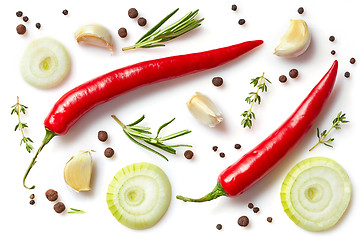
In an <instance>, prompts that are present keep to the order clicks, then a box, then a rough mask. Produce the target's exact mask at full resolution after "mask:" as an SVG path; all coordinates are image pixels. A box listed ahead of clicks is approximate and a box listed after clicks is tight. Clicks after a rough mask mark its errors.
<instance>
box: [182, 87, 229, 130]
mask: <svg viewBox="0 0 360 240" xmlns="http://www.w3.org/2000/svg"><path fill="white" fill-rule="evenodd" d="M186 105H187V107H188V109H189V111H190V113H191V114H192V115H193V116H194V117H195V118H196V119H197V120H199V121H200V122H201V123H203V124H205V125H208V126H209V127H215V126H216V125H217V124H219V123H221V122H222V121H223V118H222V115H221V112H220V111H219V109H218V107H217V106H216V105H215V103H214V102H213V101H211V99H210V98H208V97H207V96H205V95H203V94H202V93H199V92H196V93H195V95H194V96H192V97H191V99H190V100H189V101H188V102H187V103H186Z"/></svg>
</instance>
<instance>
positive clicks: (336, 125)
mask: <svg viewBox="0 0 360 240" xmlns="http://www.w3.org/2000/svg"><path fill="white" fill-rule="evenodd" d="M345 119H346V116H345V113H342V112H339V113H338V115H337V116H336V118H334V120H333V122H332V123H333V124H332V126H331V128H330V129H329V130H324V131H322V132H321V133H320V130H319V128H316V136H317V138H318V139H319V141H318V142H317V143H316V144H315V145H314V146H313V147H312V148H310V150H309V151H311V150H313V149H314V148H316V147H317V146H318V145H319V144H324V145H325V146H327V147H333V146H332V145H331V143H332V142H333V141H334V140H335V139H334V138H327V136H328V135H329V133H330V132H331V131H332V130H333V129H341V127H340V123H348V122H349V121H347V120H345Z"/></svg>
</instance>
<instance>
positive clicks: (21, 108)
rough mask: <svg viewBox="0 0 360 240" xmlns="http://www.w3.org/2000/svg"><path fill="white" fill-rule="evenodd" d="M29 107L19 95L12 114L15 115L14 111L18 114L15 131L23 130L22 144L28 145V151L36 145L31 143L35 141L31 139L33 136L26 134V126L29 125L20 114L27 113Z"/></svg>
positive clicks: (12, 108)
mask: <svg viewBox="0 0 360 240" xmlns="http://www.w3.org/2000/svg"><path fill="white" fill-rule="evenodd" d="M27 108H28V107H27V106H25V105H23V104H20V102H19V97H17V101H16V104H14V105H13V106H12V107H11V115H13V114H14V113H15V114H16V115H17V117H18V123H17V124H16V126H15V129H14V131H16V130H19V131H20V132H21V135H22V139H21V141H20V145H22V144H23V143H24V144H25V147H26V151H28V152H29V153H30V152H31V151H32V150H33V149H34V147H33V146H32V144H31V143H33V140H31V138H29V137H26V136H25V134H24V128H27V127H28V125H27V123H23V122H21V119H20V114H21V113H22V114H25V113H26V109H27Z"/></svg>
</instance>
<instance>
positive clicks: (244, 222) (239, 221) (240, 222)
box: [238, 216, 249, 227]
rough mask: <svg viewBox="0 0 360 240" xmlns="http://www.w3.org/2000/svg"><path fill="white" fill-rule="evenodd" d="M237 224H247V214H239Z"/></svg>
mask: <svg viewBox="0 0 360 240" xmlns="http://www.w3.org/2000/svg"><path fill="white" fill-rule="evenodd" d="M238 224H239V225H240V226H241V227H246V226H247V225H249V218H248V217H247V216H241V217H239V219H238Z"/></svg>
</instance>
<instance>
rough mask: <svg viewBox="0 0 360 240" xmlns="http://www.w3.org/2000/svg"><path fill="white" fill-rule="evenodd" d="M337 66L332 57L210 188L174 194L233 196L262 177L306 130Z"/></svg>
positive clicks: (190, 199) (198, 200)
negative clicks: (282, 116) (294, 103)
mask: <svg viewBox="0 0 360 240" xmlns="http://www.w3.org/2000/svg"><path fill="white" fill-rule="evenodd" d="M337 69H338V62H337V61H335V62H334V64H333V65H332V66H331V68H330V69H329V71H328V72H327V73H326V74H325V75H324V77H323V78H322V79H321V80H320V82H319V83H318V84H317V85H316V86H315V87H314V88H313V90H312V91H311V92H310V93H309V95H308V96H307V97H306V98H305V99H304V100H303V102H302V103H301V104H300V106H299V107H298V108H297V109H296V110H295V112H294V113H293V114H292V115H291V116H290V117H289V118H288V119H287V120H286V121H285V122H284V123H283V124H282V125H281V126H280V127H279V128H278V129H277V130H275V131H274V132H273V133H272V134H270V135H269V136H268V137H267V138H266V139H265V140H263V141H262V142H261V143H260V144H259V145H257V146H256V147H255V148H253V149H252V150H251V151H250V152H248V153H247V154H245V155H244V156H242V157H241V158H240V159H239V160H238V161H236V162H235V163H234V164H232V165H231V166H229V167H228V168H226V169H225V170H224V171H223V172H222V173H221V174H220V175H219V177H218V182H217V185H216V186H215V188H214V190H213V191H212V192H210V193H209V194H207V195H205V196H204V197H202V198H199V199H193V198H187V197H183V196H177V197H176V198H178V199H180V200H183V201H190V202H204V201H210V200H213V199H215V198H218V197H220V196H228V197H234V196H236V195H239V194H241V193H243V192H244V191H246V190H247V189H249V188H250V187H251V186H252V185H254V184H255V183H256V182H258V181H259V180H260V179H262V178H263V177H264V176H265V175H266V174H267V173H269V172H270V171H271V170H272V169H273V168H274V167H275V166H276V165H277V164H278V163H279V162H280V160H281V159H282V158H283V157H284V156H285V155H286V154H287V153H288V152H289V151H290V150H291V149H292V148H293V147H295V146H296V144H297V143H298V142H299V141H300V140H301V139H302V138H303V137H304V135H305V134H306V133H307V132H308V131H309V129H310V128H311V126H312V125H313V123H314V121H315V119H316V117H317V116H318V115H319V113H320V111H321V109H322V108H323V106H324V104H325V102H326V100H327V99H328V97H329V95H330V93H331V91H332V88H333V86H334V83H335V79H336V74H337Z"/></svg>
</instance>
